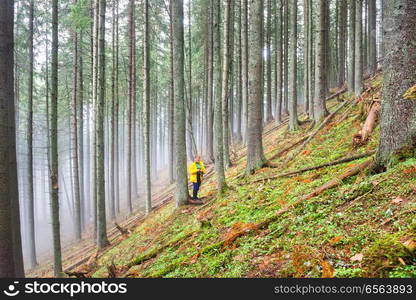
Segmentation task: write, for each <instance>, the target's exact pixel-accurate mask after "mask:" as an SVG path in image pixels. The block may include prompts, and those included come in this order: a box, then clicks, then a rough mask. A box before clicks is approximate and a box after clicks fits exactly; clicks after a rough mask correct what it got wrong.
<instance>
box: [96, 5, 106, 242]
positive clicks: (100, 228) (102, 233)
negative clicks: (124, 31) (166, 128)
mask: <svg viewBox="0 0 416 300" xmlns="http://www.w3.org/2000/svg"><path fill="white" fill-rule="evenodd" d="M105 8H106V1H105V0H100V21H99V28H100V29H99V41H98V52H99V62H98V64H99V72H98V84H99V94H98V101H97V102H98V103H97V104H98V105H97V166H96V167H97V221H98V224H97V246H98V249H103V248H104V247H105V246H107V245H108V240H107V222H106V210H105V179H104V172H105V166H104V164H105V163H104V158H105V156H104V154H105V153H104V107H105V52H104V51H105V42H104V41H105Z"/></svg>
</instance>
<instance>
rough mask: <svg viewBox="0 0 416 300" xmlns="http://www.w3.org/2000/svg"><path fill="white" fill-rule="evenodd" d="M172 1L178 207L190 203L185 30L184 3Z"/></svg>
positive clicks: (178, 0)
mask: <svg viewBox="0 0 416 300" xmlns="http://www.w3.org/2000/svg"><path fill="white" fill-rule="evenodd" d="M171 1H172V4H171V5H172V22H173V25H172V27H173V30H172V31H173V70H174V74H173V75H174V76H173V78H174V103H175V121H176V122H175V154H176V163H175V168H176V192H175V202H176V206H177V207H179V206H181V205H185V204H186V203H188V197H189V196H188V185H187V170H186V135H185V129H186V125H185V121H186V120H185V118H186V115H185V99H184V85H185V75H184V34H183V31H184V28H183V22H182V20H183V1H182V0H171Z"/></svg>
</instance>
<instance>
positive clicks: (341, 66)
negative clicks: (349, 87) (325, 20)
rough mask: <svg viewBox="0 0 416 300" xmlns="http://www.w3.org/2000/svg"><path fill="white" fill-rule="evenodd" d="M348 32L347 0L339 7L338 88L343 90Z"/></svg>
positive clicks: (342, 0) (343, 0)
mask: <svg viewBox="0 0 416 300" xmlns="http://www.w3.org/2000/svg"><path fill="white" fill-rule="evenodd" d="M346 30H347V0H341V2H340V5H339V25H338V35H339V41H338V49H339V56H338V87H339V88H341V87H342V86H343V85H344V82H345V49H346V47H345V46H346Z"/></svg>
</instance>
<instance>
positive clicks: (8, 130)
mask: <svg viewBox="0 0 416 300" xmlns="http://www.w3.org/2000/svg"><path fill="white" fill-rule="evenodd" d="M13 20H14V8H13V1H11V0H5V1H0V122H1V126H0V136H1V137H2V139H3V141H4V142H2V143H1V144H0V157H2V159H1V160H0V240H1V244H0V278H4V277H24V271H23V258H22V249H21V237H20V219H19V195H18V186H17V171H16V170H17V163H16V129H15V126H16V125H15V124H16V123H15V100H14V66H13V62H14V47H13V42H14V38H13Z"/></svg>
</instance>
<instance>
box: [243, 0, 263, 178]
mask: <svg viewBox="0 0 416 300" xmlns="http://www.w3.org/2000/svg"><path fill="white" fill-rule="evenodd" d="M262 17H263V1H262V0H250V19H249V20H250V21H249V26H250V36H249V43H250V56H249V65H248V68H249V69H248V70H249V83H248V85H249V103H248V129H247V130H248V132H247V133H248V136H247V167H246V173H247V174H252V173H253V172H254V171H255V170H256V169H258V168H261V167H262V166H263V165H264V163H265V157H264V153H263V141H262V133H263V124H262V115H261V108H262V100H263V93H262V87H261V86H260V83H261V82H262V80H261V78H262V40H261V31H262V23H261V19H262Z"/></svg>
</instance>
